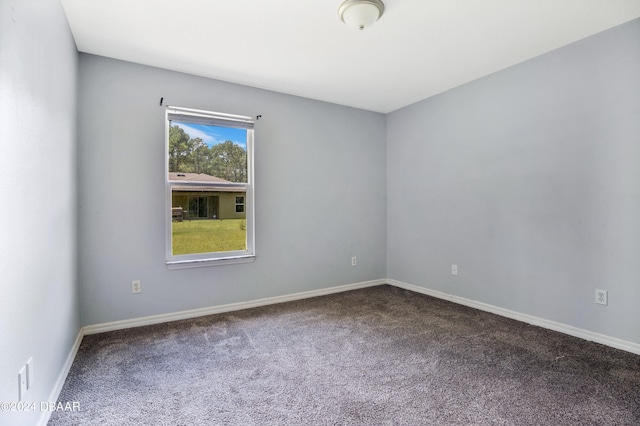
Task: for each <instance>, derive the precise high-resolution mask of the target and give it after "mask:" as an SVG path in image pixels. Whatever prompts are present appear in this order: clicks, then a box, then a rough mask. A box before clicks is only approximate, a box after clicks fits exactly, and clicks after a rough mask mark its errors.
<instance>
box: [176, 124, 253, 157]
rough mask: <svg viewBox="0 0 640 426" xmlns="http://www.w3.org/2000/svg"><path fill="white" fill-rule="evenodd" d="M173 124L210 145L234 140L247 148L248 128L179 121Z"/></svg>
mask: <svg viewBox="0 0 640 426" xmlns="http://www.w3.org/2000/svg"><path fill="white" fill-rule="evenodd" d="M171 124H174V125H176V126H178V127H180V128H182V129H183V130H184V131H185V132H186V133H187V134H188V135H189V136H190V137H191V139H195V138H200V139H202V141H203V142H204V143H205V144H207V146H208V147H211V146H213V145H217V144H219V143H223V142H225V141H232V142H233V143H235V144H236V145H240V146H241V147H242V149H244V150H245V151H246V149H247V130H246V129H235V128H233V127H217V126H207V125H205V124H192V123H180V122H177V121H172V122H171Z"/></svg>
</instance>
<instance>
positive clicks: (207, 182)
mask: <svg viewBox="0 0 640 426" xmlns="http://www.w3.org/2000/svg"><path fill="white" fill-rule="evenodd" d="M169 180H170V181H174V182H176V181H178V182H179V181H185V182H197V183H198V184H197V185H188V186H174V187H173V189H172V190H173V192H245V191H246V190H245V188H243V187H238V186H237V183H236V182H230V181H228V180H225V179H221V178H219V177H215V176H211V175H207V174H205V173H186V172H169ZM234 183H235V184H236V185H234V186H227V185H226V184H234Z"/></svg>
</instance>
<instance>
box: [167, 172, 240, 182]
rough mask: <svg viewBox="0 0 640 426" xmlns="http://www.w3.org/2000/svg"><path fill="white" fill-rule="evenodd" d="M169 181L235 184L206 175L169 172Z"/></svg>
mask: <svg viewBox="0 0 640 426" xmlns="http://www.w3.org/2000/svg"><path fill="white" fill-rule="evenodd" d="M169 180H177V181H180V180H184V181H189V182H219V183H233V182H230V181H228V180H224V179H221V178H219V177H215V176H211V175H207V174H204V173H184V172H169Z"/></svg>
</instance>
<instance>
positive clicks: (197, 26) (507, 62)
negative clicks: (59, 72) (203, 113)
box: [61, 0, 640, 113]
mask: <svg viewBox="0 0 640 426" xmlns="http://www.w3.org/2000/svg"><path fill="white" fill-rule="evenodd" d="M61 1H62V4H63V6H64V9H65V12H66V14H67V18H68V20H69V24H70V26H71V30H72V32H73V36H74V38H75V41H76V44H77V47H78V50H79V51H81V52H88V53H93V54H96V55H101V56H107V57H111V58H116V59H122V60H125V61H131V62H136V63H140V64H145V65H152V66H156V67H161V68H166V69H169V70H175V71H182V72H186V73H190V74H195V75H200V76H205V77H210V78H214V79H218V80H224V81H229V82H233V83H240V84H245V85H249V86H254V87H260V88H264V89H270V90H275V91H278V92H283V93H289V94H293V95H298V96H304V97H308V98H312V99H318V100H323V101H328V102H333V103H337V104H341V105H347V106H353V107H357V108H362V109H367V110H371V111H377V112H382V113H387V112H390V111H393V110H395V109H398V108H401V107H403V106H406V105H409V104H411V103H414V102H416V101H419V100H421V99H424V98H427V97H430V96H433V95H435V94H437V93H441V92H443V91H446V90H448V89H451V88H453V87H456V86H459V85H461V84H464V83H466V82H469V81H472V80H475V79H477V78H480V77H482V76H485V75H487V74H490V73H493V72H495V71H498V70H500V69H504V68H506V67H509V66H511V65H514V64H517V63H519V62H522V61H525V60H527V59H529V58H532V57H535V56H538V55H540V54H542V53H545V52H548V51H550V50H553V49H556V48H558V47H560V46H564V45H566V44H569V43H571V42H574V41H576V40H579V39H582V38H584V37H587V36H589V35H592V34H595V33H597V32H600V31H603V30H606V29H608V28H611V27H613V26H616V25H618V24H621V23H624V22H627V21H630V20H632V19H634V18H637V17H640V0H383V1H384V3H385V8H386V10H385V13H384V15H383V16H382V18H381V19H380V21H378V22H377V23H375V24H374V25H373V26H372V27H370V28H367V29H365V30H363V31H359V30H357V29H354V28H351V27H348V26H346V25H345V24H344V23H342V22H341V21H340V19H339V18H338V15H337V11H338V7H339V5H340V3H341V2H342V0H61Z"/></svg>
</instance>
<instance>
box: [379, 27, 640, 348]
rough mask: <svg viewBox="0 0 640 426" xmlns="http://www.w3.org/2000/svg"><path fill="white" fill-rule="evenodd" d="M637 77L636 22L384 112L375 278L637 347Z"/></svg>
mask: <svg viewBox="0 0 640 426" xmlns="http://www.w3.org/2000/svg"><path fill="white" fill-rule="evenodd" d="M638 76H640V20H635V21H631V22H630V23H627V24H625V25H622V26H620V27H616V28H614V29H611V30H609V31H606V32H604V33H600V34H597V35H595V36H593V37H590V38H588V39H584V40H582V41H579V42H577V43H574V44H572V45H569V46H566V47H564V48H561V49H559V50H556V51H553V52H551V53H549V54H546V55H543V56H540V57H538V58H535V59H532V60H530V61H528V62H525V63H522V64H520V65H517V66H514V67H512V68H509V69H506V70H503V71H501V72H498V73H496V74H493V75H491V76H488V77H486V78H482V79H480V80H477V81H474V82H472V83H470V84H467V85H464V86H462V87H459V88H456V89H453V90H451V91H449V92H446V93H444V94H441V95H438V96H435V97H433V98H430V99H427V100H424V101H421V102H419V103H417V104H414V105H411V106H408V107H406V108H404V109H401V110H398V111H395V112H393V113H391V114H389V115H388V116H387V145H388V146H387V182H388V214H387V215H388V227H387V235H388V237H387V238H388V257H387V259H388V264H387V272H388V277H389V278H393V279H396V280H399V281H402V282H406V283H410V284H414V285H419V286H423V287H426V288H430V289H434V290H438V291H441V292H445V293H449V294H453V295H457V296H461V297H465V298H469V299H473V300H478V301H481V302H485V303H488V304H491V305H495V306H498V307H502V308H506V309H511V310H514V311H517V312H520V313H525V314H530V315H534V316H537V317H541V318H545V319H549V320H553V321H558V322H560V323H564V324H568V325H572V326H576V327H579V328H582V329H586V330H590V331H593V332H597V333H603V334H605V335H608V336H613V337H617V338H621V339H624V340H628V341H631V342H636V343H640V326H639V324H640V309H639V308H638V306H639V303H640V261H638V256H639V255H640V166H639V165H640V119H639V117H640V78H638ZM454 263H455V264H458V266H459V275H458V276H455V277H454V276H452V275H451V274H450V267H451V264H454ZM596 288H602V289H606V290H608V291H609V305H608V306H600V305H596V304H595V303H594V293H595V289H596Z"/></svg>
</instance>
